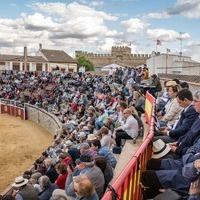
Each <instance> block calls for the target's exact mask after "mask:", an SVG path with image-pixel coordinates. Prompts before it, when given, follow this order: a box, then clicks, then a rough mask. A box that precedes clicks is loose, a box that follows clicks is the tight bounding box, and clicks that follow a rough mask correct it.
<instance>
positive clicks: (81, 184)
mask: <svg viewBox="0 0 200 200" xmlns="http://www.w3.org/2000/svg"><path fill="white" fill-rule="evenodd" d="M73 182H74V192H75V194H76V198H75V200H99V197H98V195H97V193H96V191H95V189H94V185H93V183H92V181H91V179H90V178H89V177H88V176H87V175H86V174H81V175H79V176H75V177H74V178H73Z"/></svg>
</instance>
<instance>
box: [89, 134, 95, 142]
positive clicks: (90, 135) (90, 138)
mask: <svg viewBox="0 0 200 200" xmlns="http://www.w3.org/2000/svg"><path fill="white" fill-rule="evenodd" d="M95 139H97V138H96V136H95V134H89V135H88V137H87V140H89V141H92V140H95Z"/></svg>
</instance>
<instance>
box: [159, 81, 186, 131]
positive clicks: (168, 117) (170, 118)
mask: <svg viewBox="0 0 200 200" xmlns="http://www.w3.org/2000/svg"><path fill="white" fill-rule="evenodd" d="M180 90H181V88H180V86H179V85H175V86H170V87H168V88H167V92H168V94H169V96H170V101H168V103H167V104H166V105H165V114H164V116H163V117H162V118H161V119H160V126H161V127H162V126H169V127H171V126H173V125H174V123H175V122H176V120H178V118H179V116H180V114H181V112H182V110H183V108H182V107H181V106H180V105H179V103H178V102H177V98H176V95H177V93H178V92H179V91H180Z"/></svg>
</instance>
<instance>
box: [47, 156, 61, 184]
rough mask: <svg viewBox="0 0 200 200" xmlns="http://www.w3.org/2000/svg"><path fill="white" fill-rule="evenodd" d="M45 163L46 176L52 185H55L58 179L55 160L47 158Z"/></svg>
mask: <svg viewBox="0 0 200 200" xmlns="http://www.w3.org/2000/svg"><path fill="white" fill-rule="evenodd" d="M44 163H45V166H46V168H47V171H46V173H45V175H46V176H48V177H49V179H50V181H51V183H55V180H56V179H57V178H58V173H57V172H56V169H55V165H54V163H53V160H52V159H51V158H47V159H46V160H44Z"/></svg>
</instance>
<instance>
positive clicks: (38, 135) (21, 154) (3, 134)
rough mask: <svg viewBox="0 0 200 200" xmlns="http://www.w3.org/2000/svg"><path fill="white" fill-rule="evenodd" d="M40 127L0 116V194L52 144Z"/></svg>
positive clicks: (48, 135)
mask: <svg viewBox="0 0 200 200" xmlns="http://www.w3.org/2000/svg"><path fill="white" fill-rule="evenodd" d="M52 141H53V136H52V135H51V134H50V133H48V131H46V130H45V129H44V128H42V127H41V126H39V125H37V124H35V123H33V122H30V121H27V120H26V121H24V120H21V119H19V118H15V117H12V116H9V115H6V114H0V193H1V192H3V191H4V190H5V189H6V188H7V187H8V186H9V185H10V184H11V183H12V182H14V179H15V177H17V176H20V175H22V174H23V172H24V171H26V170H27V169H28V168H29V167H31V166H32V164H33V163H34V161H35V160H36V159H37V158H39V157H40V155H41V153H42V152H43V151H45V150H46V149H47V147H48V146H49V145H50V144H51V143H52Z"/></svg>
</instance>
